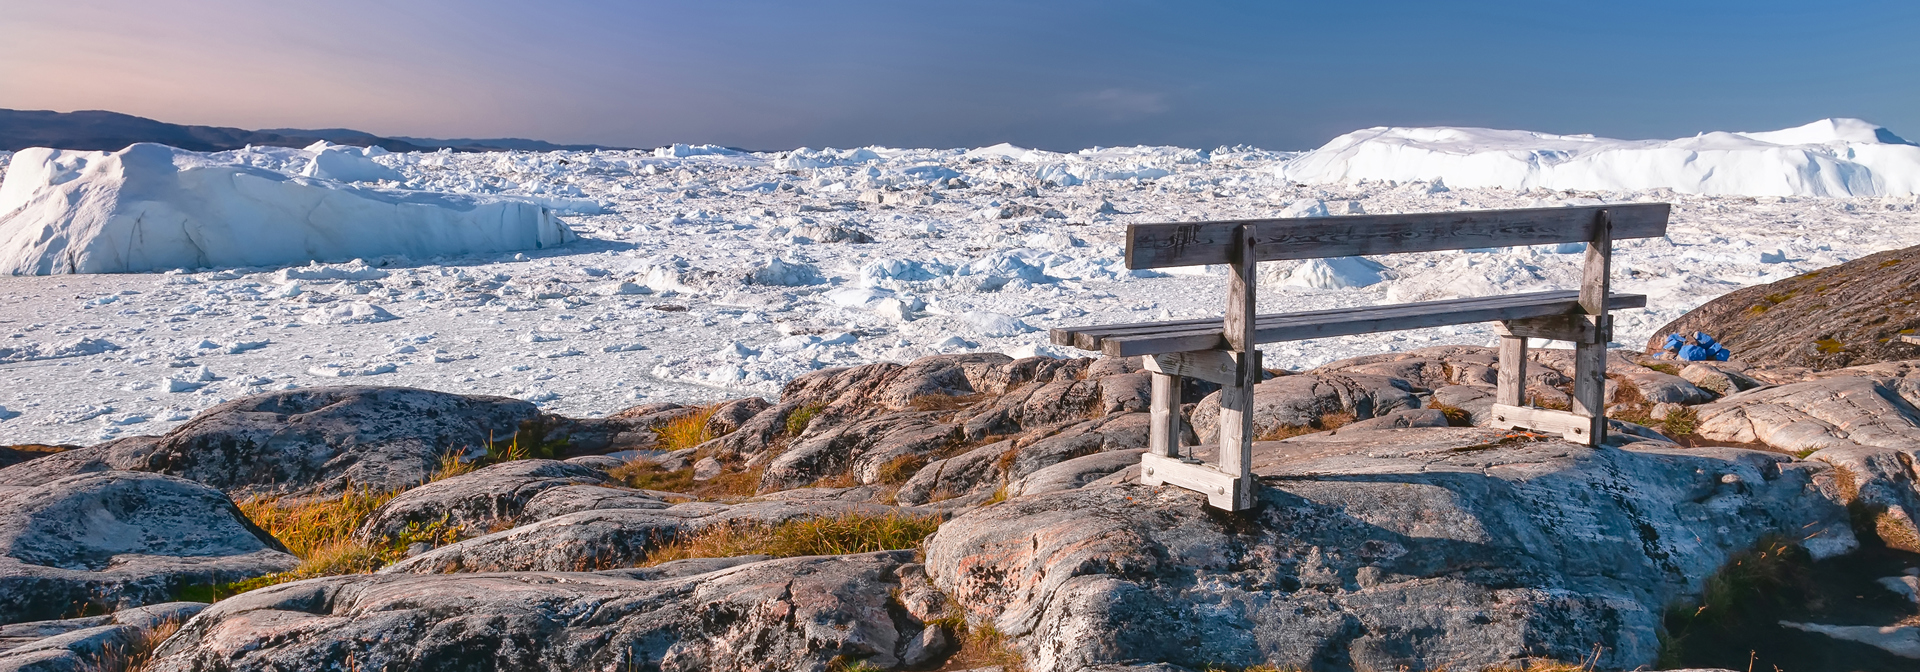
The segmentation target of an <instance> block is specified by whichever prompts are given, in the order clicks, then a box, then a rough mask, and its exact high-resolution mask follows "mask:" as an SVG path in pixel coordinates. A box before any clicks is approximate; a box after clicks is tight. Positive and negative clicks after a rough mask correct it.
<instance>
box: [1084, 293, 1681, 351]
mask: <svg viewBox="0 0 1920 672" xmlns="http://www.w3.org/2000/svg"><path fill="white" fill-rule="evenodd" d="M1490 298H1500V299H1511V298H1513V297H1511V296H1509V297H1490ZM1614 299H1615V301H1614V303H1615V305H1619V306H1621V307H1635V306H1642V305H1646V297H1644V296H1639V295H1634V294H1620V295H1615V297H1614ZM1578 309H1579V304H1578V302H1576V301H1571V300H1562V301H1536V302H1514V301H1487V302H1486V303H1482V304H1465V305H1454V306H1450V307H1448V308H1446V309H1437V310H1436V309H1432V308H1431V307H1421V306H1420V304H1400V305H1397V306H1379V307H1376V309H1354V310H1353V312H1351V313H1349V314H1348V316H1346V317H1342V318H1340V319H1338V320H1330V319H1325V318H1318V317H1316V318H1312V319H1306V320H1297V321H1291V320H1287V319H1285V315H1284V314H1282V315H1280V316H1276V318H1275V319H1273V320H1271V321H1260V322H1256V324H1257V325H1258V327H1259V328H1258V329H1257V330H1256V331H1255V334H1254V342H1256V343H1278V342H1282V341H1298V340H1305V339H1309V338H1331V337H1335V336H1351V335H1354V334H1371V333H1378V332H1382V331H1398V330H1402V329H1424V328H1428V327H1442V326H1447V325H1452V324H1472V323H1474V322H1496V321H1505V320H1518V319H1525V318H1532V317H1543V316H1546V315H1556V314H1562V313H1566V312H1570V311H1575V310H1578ZM1225 347H1227V344H1226V339H1225V338H1224V336H1223V335H1222V333H1221V332H1220V331H1215V330H1209V329H1195V330H1192V331H1179V332H1172V333H1155V334H1142V335H1135V336H1119V337H1109V338H1104V339H1101V341H1100V351H1101V352H1104V353H1106V354H1107V355H1108V356H1110V357H1132V356H1137V355H1150V354H1157V353H1163V352H1183V351H1187V350H1217V349H1224V348H1225Z"/></svg>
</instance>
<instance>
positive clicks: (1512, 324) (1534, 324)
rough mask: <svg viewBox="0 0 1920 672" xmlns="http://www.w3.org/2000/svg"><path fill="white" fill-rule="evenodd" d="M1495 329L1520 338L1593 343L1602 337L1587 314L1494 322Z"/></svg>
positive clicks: (1505, 334) (1504, 334)
mask: <svg viewBox="0 0 1920 672" xmlns="http://www.w3.org/2000/svg"><path fill="white" fill-rule="evenodd" d="M1494 330H1495V331H1498V332H1501V335H1503V336H1518V337H1520V338H1544V339H1547V340H1549V341H1567V342H1570V343H1592V342H1594V339H1597V338H1600V331H1599V330H1597V329H1594V328H1593V322H1591V321H1589V320H1587V316H1586V315H1572V314H1567V315H1548V316H1546V317H1532V318H1527V319H1524V320H1510V321H1507V322H1496V323H1494Z"/></svg>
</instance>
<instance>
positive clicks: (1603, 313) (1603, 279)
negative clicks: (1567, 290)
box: [1573, 210, 1613, 445]
mask: <svg viewBox="0 0 1920 672" xmlns="http://www.w3.org/2000/svg"><path fill="white" fill-rule="evenodd" d="M1611 215H1612V213H1611V212H1610V211H1608V210H1601V211H1600V212H1598V213H1596V214H1594V216H1593V229H1592V240H1591V241H1590V242H1589V243H1588V244H1587V255H1586V260H1585V261H1586V263H1585V264H1584V265H1583V266H1582V267H1581V271H1580V309H1581V311H1582V312H1585V313H1586V315H1585V316H1584V317H1585V318H1586V319H1587V320H1588V324H1590V325H1592V326H1593V328H1594V331H1595V333H1596V335H1595V337H1594V338H1593V339H1591V340H1588V341H1586V342H1581V343H1576V344H1574V346H1573V412H1574V413H1575V414H1577V415H1581V416H1585V417H1587V418H1588V420H1589V423H1590V424H1589V430H1590V432H1591V433H1590V434H1589V436H1590V437H1591V441H1592V442H1593V444H1594V445H1599V444H1601V443H1605V442H1606V440H1607V436H1606V435H1607V421H1606V415H1607V341H1608V340H1610V339H1612V338H1613V318H1612V317H1611V316H1609V315H1607V300H1606V298H1607V295H1608V292H1609V291H1610V290H1611V288H1612V286H1613V220H1612V216H1611Z"/></svg>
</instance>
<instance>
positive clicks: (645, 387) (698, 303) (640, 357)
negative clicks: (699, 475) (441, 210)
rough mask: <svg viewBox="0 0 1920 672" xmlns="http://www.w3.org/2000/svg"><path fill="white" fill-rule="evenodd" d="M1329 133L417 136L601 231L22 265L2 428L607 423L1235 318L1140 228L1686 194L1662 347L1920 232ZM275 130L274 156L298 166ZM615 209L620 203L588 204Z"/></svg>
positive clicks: (1441, 288)
mask: <svg viewBox="0 0 1920 672" xmlns="http://www.w3.org/2000/svg"><path fill="white" fill-rule="evenodd" d="M1296 156H1297V153H1291V152H1274V151H1263V150H1258V149H1251V148H1245V147H1221V148H1217V149H1214V150H1211V151H1205V150H1196V149H1182V148H1171V147H1133V148H1095V149H1090V150H1085V151H1082V152H1078V153H1065V154H1060V153H1051V152H1038V151H1033V150H1025V149H1022V148H1018V147H1011V146H1005V145H1002V146H996V147H989V148H980V149H973V150H926V149H907V150H900V149H883V148H865V149H857V150H808V149H802V150H795V151H792V152H780V153H764V154H753V153H740V152H734V151H730V150H724V149H720V148H713V147H700V146H693V147H690V146H685V145H679V146H674V147H668V148H663V149H660V150H655V151H652V152H606V151H601V152H554V153H526V152H513V153H477V154H445V153H440V154H393V155H386V156H381V157H378V158H377V159H376V160H377V161H379V162H380V163H382V164H383V165H386V166H389V167H391V168H393V169H395V170H397V171H398V172H399V174H400V176H401V177H402V178H403V179H401V180H388V181H387V182H386V183H384V184H385V186H389V187H398V188H406V189H421V190H432V191H445V192H458V193H475V194H492V195H506V196H521V197H527V198H529V199H535V200H540V199H545V200H547V201H550V202H552V203H555V204H557V205H559V206H564V207H567V208H570V209H571V210H572V211H575V212H578V211H592V210H594V209H595V207H592V206H593V205H595V204H597V208H598V209H599V210H600V214H591V215H583V214H563V219H564V220H565V221H566V222H567V223H568V224H569V225H571V226H572V228H573V229H574V230H575V231H576V232H577V233H578V234H579V235H580V236H581V240H579V241H577V242H574V243H571V244H569V245H566V246H564V247H560V248H556V249H551V250H546V251H540V252H524V253H514V254H501V255H489V256H483V257H463V258H410V257H402V256H389V257H383V258H370V259H363V260H360V261H357V262H348V263H335V264H326V265H314V266H307V267H294V268H237V269H236V268H226V269H180V270H175V271H171V272H167V273H146V274H112V275H57V276H39V277H12V276H6V277H0V381H4V383H5V385H4V386H0V407H3V408H0V444H17V443H54V444H89V443H94V442H98V441H102V440H106V439H111V438H115V437H118V436H125V435H133V434H158V433H161V432H164V431H166V430H167V429H169V428H171V427H173V426H175V425H177V424H179V423H180V422H181V421H184V420H186V419H187V418H189V417H191V416H192V415H193V414H195V413H196V412H198V411H200V410H203V409H206V408H207V407H210V406H213V405H215V404H218V403H221V402H223V401H227V400H231V399H236V398H239V397H242V396H246V395H249V394H255V393H259V392H263V391H269V390H282V389H295V388H301V387H311V386H320V385H347V384H364V385H399V386H413V387H422V388H428V389H436V390H444V391H449V392H459V393H470V394H494V395H503V396H510V397H517V398H521V399H526V400H528V401H532V402H535V403H537V404H539V405H541V406H542V407H544V408H546V409H548V410H550V411H554V412H558V413H563V414H568V415H575V416H596V415H604V414H608V413H612V412H614V411H618V410H620V409H622V408H626V407H629V406H632V405H635V404H638V403H643V402H648V401H676V402H683V403H686V402H701V401H706V400H714V399H720V398H724V397H738V396H744V395H767V396H773V395H777V394H778V392H779V389H780V387H781V385H782V384H784V383H785V382H786V381H789V380H791V379H793V378H794V377H796V376H799V375H802V374H805V373H807V372H809V371H814V370H819V369H823V368H829V367H840V366H849V365H855V364H862V363H868V362H880V361H896V362H898V361H907V360H910V359H913V358H916V357H920V356H924V355H928V354H934V353H951V352H971V351H984V352H1004V353H1008V354H1011V355H1014V356H1031V355H1036V354H1038V355H1045V356H1074V355H1075V354H1076V353H1075V352H1073V351H1070V350H1067V349H1062V348H1058V347H1055V346H1051V345H1047V335H1046V330H1047V329H1048V328H1049V327H1054V326H1063V325H1075V324H1088V323H1100V322H1115V321H1146V320H1164V319H1178V318H1192V317H1203V316H1213V315H1218V314H1219V313H1220V311H1221V309H1222V306H1223V303H1224V287H1225V282H1224V278H1223V277H1222V276H1223V273H1224V271H1223V269H1219V268H1195V269H1189V270H1188V272H1185V273H1180V274H1163V273H1144V272H1142V273H1136V272H1132V271H1128V270H1127V269H1125V268H1124V267H1123V266H1122V264H1121V263H1120V261H1119V256H1120V251H1121V247H1122V238H1123V233H1124V230H1125V227H1126V225H1127V224H1130V223H1146V222H1166V221H1193V220H1203V219H1227V218H1256V217H1276V216H1309V215H1322V214H1333V215H1339V214H1351V213H1396V212H1426V211H1439V210H1464V209H1494V208H1516V207H1550V206H1557V205H1583V204H1598V203H1613V202H1643V201H1664V202H1670V203H1672V204H1673V205H1674V210H1673V218H1672V225H1671V228H1670V233H1669V235H1668V236H1667V237H1666V238H1664V239H1650V240H1634V241H1622V242H1620V243H1619V244H1618V245H1617V246H1616V255H1615V258H1614V259H1615V261H1614V273H1615V278H1614V283H1615V288H1616V291H1625V292H1638V293H1644V294H1647V295H1648V296H1649V307H1648V308H1647V309H1645V310H1632V311H1622V312H1621V313H1618V314H1617V315H1618V323H1617V324H1618V326H1617V335H1616V338H1618V339H1619V341H1618V344H1619V345H1621V346H1623V347H1639V346H1640V344H1642V343H1644V341H1645V340H1646V339H1647V338H1648V337H1649V336H1651V335H1652V334H1653V332H1654V330H1655V329H1657V328H1658V327H1660V326H1661V325H1663V324H1665V323H1666V322H1667V321H1668V320H1671V319H1673V318H1675V317H1678V316H1679V315H1681V314H1682V313H1685V312H1686V311H1688V310H1690V309H1692V308H1694V307H1696V306H1698V305H1700V304H1701V303H1704V302H1705V301H1707V300H1709V299H1712V298H1714V297H1716V296H1719V295H1721V294H1724V293H1726V292H1729V291H1732V290H1734V289H1738V288H1741V287H1745V286H1749V285H1753V284H1758V283H1765V282H1771V281H1774V280H1779V279H1783V278H1786V277H1789V276H1792V275H1796V274H1799V273H1803V272H1806V271H1810V270H1813V269H1816V268H1821V267H1825V266H1830V265H1833V264H1837V263H1841V262H1845V261H1848V260H1850V259H1854V258H1857V257H1860V256H1863V255H1866V254H1870V253H1873V252H1876V251H1881V250H1886V249H1892V248H1898V247H1905V246H1909V245H1913V244H1916V242H1920V212H1917V210H1920V208H1917V207H1916V199H1915V197H1914V196H1912V195H1896V196H1871V197H1808V196H1758V197H1756V196H1742V195H1695V194H1683V193H1675V192H1674V191H1672V190H1670V189H1666V188H1658V189H1644V190H1612V191H1578V190H1554V189H1547V188H1540V187H1535V188H1530V189H1508V188H1497V187H1489V188H1449V187H1448V186H1447V185H1446V184H1445V182H1444V181H1426V180H1409V181H1390V180H1373V179H1364V178H1362V179H1353V178H1352V177H1351V176H1348V177H1347V178H1346V179H1347V180H1348V181H1343V182H1340V183H1337V184H1298V183H1295V182H1293V181H1292V180H1291V179H1289V178H1287V177H1285V175H1286V173H1285V171H1284V170H1283V166H1284V165H1285V164H1286V162H1287V161H1288V160H1289V159H1293V158H1295V157H1296ZM287 157H288V155H286V154H284V153H278V154H276V153H273V152H262V153H260V155H259V156H258V157H255V162H256V163H258V164H261V165H267V166H268V167H284V166H276V165H273V164H274V162H275V161H286V160H291V159H288V158H287ZM585 202H591V203H590V204H589V206H587V207H582V206H581V205H580V204H581V203H585ZM1580 260H1581V255H1580V254H1578V249H1577V246H1544V247H1534V248H1504V249H1491V250H1473V251H1463V252H1443V253H1422V254H1406V255H1392V256H1381V257H1373V258H1370V261H1371V262H1372V263H1367V262H1365V261H1355V260H1346V261H1341V262H1336V263H1334V264H1324V263H1314V262H1309V263H1305V264H1302V263H1297V262H1276V263H1269V264H1263V266H1262V270H1261V284H1262V287H1261V290H1262V294H1261V306H1260V308H1261V310H1262V311H1263V312H1276V311H1289V310H1306V309H1320V308H1329V307H1339V306H1355V305H1369V304H1377V303H1389V302H1402V301H1418V300H1431V299H1443V298H1453V297H1462V296H1476V295H1486V294H1494V293H1512V292H1520V291H1533V290H1544V289H1555V288H1572V287H1575V286H1576V278H1577V275H1578V272H1579V265H1580ZM1494 338H1495V337H1494V335H1493V333H1492V332H1491V331H1490V330H1489V329H1488V328H1487V327H1485V326H1483V325H1473V326H1463V327H1445V328H1438V329H1427V330H1419V331H1407V332H1396V333H1390V334H1374V335H1367V336H1355V337H1344V338H1335V339H1322V340H1313V341H1301V342H1294V343H1282V344H1273V345H1269V346H1266V347H1265V348H1264V349H1265V351H1266V361H1267V362H1268V364H1269V365H1270V366H1282V367H1287V368H1293V369H1304V368H1309V367H1313V366H1316V365H1319V364H1322V363H1325V362H1328V361H1331V360H1334V359H1338V358H1343V357H1349V356H1354V355H1360V354H1368V353H1377V352H1384V351H1390V350H1405V349H1412V348H1419V347H1425V346H1431V345H1441V344H1473V345H1488V344H1491V343H1492V342H1493V340H1494Z"/></svg>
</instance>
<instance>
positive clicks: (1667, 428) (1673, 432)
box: [1660, 406, 1700, 437]
mask: <svg viewBox="0 0 1920 672" xmlns="http://www.w3.org/2000/svg"><path fill="white" fill-rule="evenodd" d="M1699 428H1700V412H1699V411H1696V410H1694V408H1693V407H1692V406H1681V407H1680V408H1676V409H1673V410H1671V411H1668V412H1667V417H1665V418H1662V419H1661V420H1660V429H1661V430H1662V431H1661V432H1660V433H1662V434H1665V435H1667V436H1675V437H1678V436H1686V435H1688V434H1692V433H1694V431H1695V430H1698V429H1699Z"/></svg>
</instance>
